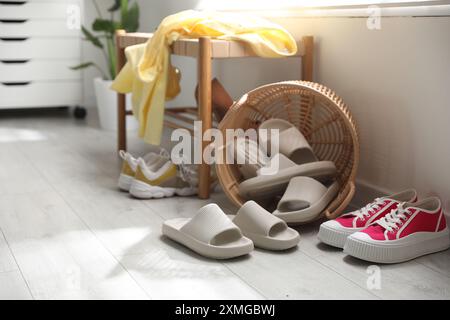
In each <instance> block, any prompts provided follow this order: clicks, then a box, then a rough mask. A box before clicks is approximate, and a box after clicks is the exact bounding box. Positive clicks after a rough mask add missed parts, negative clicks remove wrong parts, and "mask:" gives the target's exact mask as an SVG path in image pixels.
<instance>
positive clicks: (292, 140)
mask: <svg viewBox="0 0 450 320" xmlns="http://www.w3.org/2000/svg"><path fill="white" fill-rule="evenodd" d="M263 129H265V130H267V131H266V134H264V132H263V131H262V130H263ZM274 129H278V130H279V139H276V140H274V141H272V140H271V139H270V132H271V130H274ZM258 133H259V141H260V144H261V146H262V147H265V148H266V149H267V153H268V154H269V155H271V156H273V155H274V153H273V152H272V151H271V147H272V145H273V146H274V147H275V148H277V149H278V150H279V152H280V153H282V154H284V155H285V156H286V157H288V158H289V159H291V160H292V161H293V162H295V163H296V164H302V163H307V162H315V161H318V159H317V157H316V155H315V154H314V152H313V150H312V148H311V146H310V145H309V143H308V141H307V140H306V139H305V137H304V136H303V134H302V133H301V132H300V131H299V130H298V129H297V128H296V127H295V126H294V125H293V124H291V123H290V122H288V121H286V120H283V119H269V120H267V121H264V122H263V123H262V124H261V125H260V126H259V128H258Z"/></svg>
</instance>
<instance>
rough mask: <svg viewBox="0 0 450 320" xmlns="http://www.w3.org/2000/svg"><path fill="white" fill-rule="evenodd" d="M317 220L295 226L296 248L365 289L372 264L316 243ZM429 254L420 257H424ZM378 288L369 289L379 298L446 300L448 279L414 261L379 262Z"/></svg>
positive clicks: (447, 297)
mask: <svg viewBox="0 0 450 320" xmlns="http://www.w3.org/2000/svg"><path fill="white" fill-rule="evenodd" d="M319 224H320V223H315V224H311V225H307V226H304V227H301V228H299V229H298V230H299V232H300V233H301V235H302V240H303V241H302V244H301V246H300V250H301V251H302V252H304V253H305V254H307V255H308V256H310V257H311V258H313V259H315V260H316V261H318V262H319V263H321V264H322V265H324V266H326V267H328V268H330V269H332V270H334V271H335V272H337V273H339V274H341V275H342V276H343V277H345V278H347V279H348V280H350V281H352V282H353V283H355V284H357V285H358V286H360V287H361V288H367V280H368V277H369V274H368V273H367V272H368V269H367V268H368V267H369V266H371V265H373V264H372V263H369V262H365V261H362V260H358V259H355V258H352V257H350V256H347V255H345V254H344V253H343V252H342V250H340V249H337V248H332V247H329V246H327V245H325V244H322V243H320V241H319V240H318V239H317V232H318V229H319ZM431 257H433V255H431V256H427V257H423V258H422V259H425V260H428V259H430V258H431ZM379 268H380V279H381V288H380V289H379V290H378V289H373V290H370V292H371V293H372V294H374V295H376V296H377V297H379V298H382V299H398V298H399V297H401V298H402V299H450V291H449V290H450V281H448V278H447V277H446V276H445V275H442V274H440V273H439V272H436V271H434V270H431V269H430V268H427V267H425V266H423V265H422V264H420V263H418V262H417V261H409V262H405V263H400V264H392V265H379Z"/></svg>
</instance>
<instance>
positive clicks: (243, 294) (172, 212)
mask: <svg viewBox="0 0 450 320" xmlns="http://www.w3.org/2000/svg"><path fill="white" fill-rule="evenodd" d="M0 126H1V128H2V130H1V131H0V133H1V134H4V135H5V137H6V138H4V137H0V146H1V147H2V149H1V150H2V152H0V230H2V231H3V234H4V237H3V234H2V233H0V259H1V260H0V284H1V285H0V299H4V298H20V299H27V298H32V297H34V298H36V299H55V298H62V299H69V298H77V299H78V298H80V299H87V298H99V299H111V298H137V299H146V298H152V299H165V298H167V299H200V298H208V299H228V298H238V299H253V298H254V299H263V298H269V299H272V298H277V299H297V298H300V299H336V298H338V299H347V298H355V299H412V298H418V299H450V293H449V290H450V281H448V278H449V276H450V274H449V270H450V253H449V252H450V251H446V252H442V253H438V254H434V255H429V256H426V257H422V258H419V259H417V260H415V261H412V262H408V263H404V264H398V265H383V266H379V267H380V270H381V289H380V290H370V289H368V287H367V284H366V282H367V279H368V276H369V275H368V274H367V267H368V266H370V264H369V263H365V262H362V261H359V260H356V259H352V258H350V257H346V256H345V254H343V253H342V251H340V250H335V249H332V248H329V247H327V246H324V245H320V244H319V243H318V240H317V238H316V234H317V229H318V224H317V223H316V224H315V225H309V226H304V227H301V228H299V230H300V232H301V237H302V240H301V244H300V246H299V247H298V249H296V250H291V251H289V252H285V253H271V252H267V251H263V250H255V251H254V252H253V253H252V254H251V255H249V256H248V257H243V258H238V259H234V260H231V261H226V262H218V261H213V260H208V259H204V258H202V257H200V256H198V255H196V254H195V253H192V252H191V251H189V250H188V249H186V248H184V247H182V246H180V245H178V244H176V243H174V242H173V241H171V240H169V239H166V238H163V237H161V236H160V228H161V224H162V222H163V221H164V220H165V219H170V218H176V217H191V216H193V215H194V214H195V212H196V211H197V210H198V209H199V208H200V207H201V206H203V205H204V204H206V203H209V202H216V203H218V204H219V205H220V206H221V207H223V208H224V210H225V212H226V213H228V214H233V213H235V212H236V208H235V207H234V206H233V205H232V204H231V203H230V202H229V201H228V200H227V198H226V196H225V195H224V194H223V193H221V192H216V193H213V194H212V196H211V199H210V200H199V199H197V198H195V197H189V198H171V199H161V200H146V201H141V200H136V199H133V198H130V197H129V195H128V194H127V193H123V192H119V191H118V190H117V188H116V179H117V176H118V172H119V170H120V160H119V159H118V157H117V154H116V151H115V147H116V140H115V139H116V135H115V133H111V132H105V131H101V130H98V129H97V128H96V124H95V120H92V119H91V118H90V119H88V122H87V124H86V123H85V122H83V121H81V122H80V121H76V120H75V119H73V118H71V117H70V116H67V115H66V114H65V113H64V112H56V113H51V112H47V111H46V112H44V113H43V114H42V115H39V116H37V117H35V116H34V115H33V116H31V115H30V116H28V115H25V116H19V117H15V116H10V117H4V118H0ZM2 138H3V139H2ZM149 149H150V148H149V147H148V146H145V145H144V144H143V143H142V142H141V141H140V140H139V139H137V138H136V137H135V136H134V135H133V134H131V135H130V136H129V150H130V151H131V152H133V153H137V154H143V153H145V151H147V150H149ZM16 262H17V264H16ZM2 271H3V272H2ZM25 280H26V281H25ZM2 287H4V288H7V289H3V290H2ZM28 288H29V289H28ZM193 288H195V290H193ZM29 290H31V294H32V295H31V294H30V291H29ZM5 292H6V295H5Z"/></svg>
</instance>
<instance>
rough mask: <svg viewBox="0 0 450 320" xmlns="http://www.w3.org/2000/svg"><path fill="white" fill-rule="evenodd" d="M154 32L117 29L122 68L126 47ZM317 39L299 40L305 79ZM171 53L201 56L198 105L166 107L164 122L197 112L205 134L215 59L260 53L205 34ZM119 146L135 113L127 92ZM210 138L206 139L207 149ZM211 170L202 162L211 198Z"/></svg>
mask: <svg viewBox="0 0 450 320" xmlns="http://www.w3.org/2000/svg"><path fill="white" fill-rule="evenodd" d="M152 36H153V34H152V33H126V32H125V31H124V30H117V32H116V50H117V66H118V70H120V69H121V68H122V67H123V66H124V65H125V63H126V57H125V48H126V47H128V46H131V45H136V44H140V43H144V42H147V41H148V40H149V39H150V38H151V37H152ZM313 43H314V39H313V37H312V36H305V37H303V38H302V39H301V41H299V43H298V52H297V54H296V55H295V56H294V57H301V60H302V72H301V79H303V80H308V81H312V80H313V52H314V44H313ZM171 53H172V54H174V55H179V56H186V57H192V58H196V59H197V65H198V72H197V77H198V88H199V90H198V91H199V93H198V106H195V107H180V108H170V109H168V110H167V111H166V115H168V116H169V117H170V118H171V119H173V120H175V121H173V120H169V119H166V120H165V121H164V125H165V126H167V127H170V128H186V126H184V125H183V124H180V123H183V122H184V123H188V122H191V121H192V117H189V115H190V116H192V115H196V118H197V119H198V120H201V121H202V130H203V132H202V135H203V133H204V132H205V131H206V130H208V129H210V128H211V127H212V105H211V80H212V79H211V78H212V76H211V60H212V59H227V58H242V57H257V55H256V54H255V53H254V52H253V51H252V49H251V48H250V47H249V46H248V45H247V44H245V43H244V42H239V41H228V40H217V39H210V38H208V37H201V38H199V39H181V40H178V41H176V42H174V43H173V44H172V47H171ZM117 109H118V150H126V116H127V115H132V112H131V111H127V110H126V105H125V95H123V94H118V106H117ZM206 145H207V142H203V145H202V154H203V149H204V148H205V146H206ZM210 173H211V168H210V166H209V165H208V164H206V163H202V164H200V165H199V192H198V196H199V197H200V198H202V199H207V198H209V193H210Z"/></svg>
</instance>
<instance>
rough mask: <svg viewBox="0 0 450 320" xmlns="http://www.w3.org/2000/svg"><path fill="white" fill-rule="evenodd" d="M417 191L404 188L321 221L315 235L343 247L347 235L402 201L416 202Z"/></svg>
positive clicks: (382, 215) (367, 224)
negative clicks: (354, 209) (331, 218)
mask: <svg viewBox="0 0 450 320" xmlns="http://www.w3.org/2000/svg"><path fill="white" fill-rule="evenodd" d="M416 201H417V192H416V190H414V189H409V190H405V191H402V192H399V193H395V194H393V195H390V196H385V197H382V198H377V199H375V201H374V202H371V203H369V204H368V205H366V206H365V207H363V208H361V209H359V210H356V211H353V212H350V213H347V214H344V215H342V216H341V217H339V218H337V219H336V220H330V221H327V222H324V223H322V225H321V226H320V229H319V234H318V235H317V236H318V238H319V240H320V241H322V242H323V243H326V244H329V245H331V246H334V247H338V248H343V247H344V244H345V241H346V240H347V237H348V236H349V235H351V234H352V233H355V232H357V231H361V230H363V229H365V228H367V227H368V226H369V225H370V224H371V223H373V222H374V221H377V220H378V219H380V218H382V217H384V216H385V215H386V214H388V213H389V212H391V210H393V209H397V206H398V205H400V204H401V203H402V202H416Z"/></svg>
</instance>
